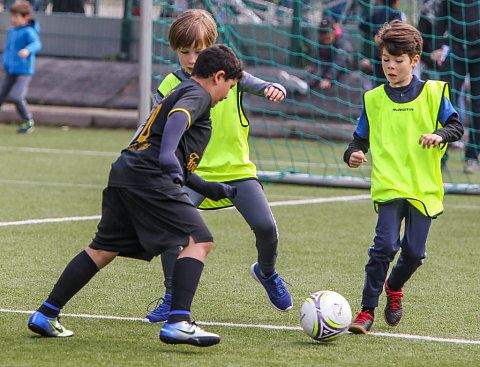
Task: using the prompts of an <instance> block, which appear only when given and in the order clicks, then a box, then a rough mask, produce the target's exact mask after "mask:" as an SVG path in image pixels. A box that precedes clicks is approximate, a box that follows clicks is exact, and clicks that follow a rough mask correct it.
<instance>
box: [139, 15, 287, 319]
mask: <svg viewBox="0 0 480 367" xmlns="http://www.w3.org/2000/svg"><path fill="white" fill-rule="evenodd" d="M168 38H169V42H170V46H171V48H172V50H174V51H175V52H177V55H178V59H179V63H180V66H181V67H180V68H179V69H178V70H175V71H174V72H172V73H170V74H168V75H167V76H166V77H165V79H164V80H163V81H162V82H161V84H160V86H159V87H158V93H157V94H156V103H157V104H158V103H161V101H162V98H164V96H165V95H167V94H168V93H169V92H170V90H172V88H175V86H176V85H177V84H178V83H180V82H181V81H183V80H187V79H188V78H190V75H191V72H192V69H193V67H194V65H195V63H196V60H197V57H198V54H199V52H201V51H202V50H203V49H204V48H205V47H208V46H210V45H211V44H213V43H214V42H215V40H216V38H217V27H216V24H215V21H214V20H213V18H212V16H211V15H210V13H208V12H207V11H205V10H200V9H190V10H187V11H185V12H184V13H183V14H182V15H180V16H179V17H177V18H176V19H175V21H174V23H173V24H172V26H171V28H170V32H169V37H168ZM245 92H246V93H252V94H255V95H258V96H263V97H265V98H268V99H269V100H271V101H273V102H280V101H282V100H283V99H284V98H285V95H286V92H285V88H283V86H281V85H280V84H276V83H270V82H266V81H263V80H261V79H259V78H256V77H254V76H253V75H251V74H249V73H247V72H245V71H244V72H243V78H242V80H241V81H240V82H239V83H238V84H237V85H236V86H234V87H233V88H232V90H231V91H230V92H229V98H228V99H227V100H225V101H222V102H220V103H219V104H218V105H217V106H215V108H213V109H212V111H211V113H212V137H211V139H210V142H209V144H208V146H207V149H206V150H205V154H204V156H203V159H202V161H201V162H200V164H199V166H198V168H197V170H196V172H197V174H198V176H200V177H201V178H202V179H204V180H206V181H212V182H218V183H226V184H228V185H231V186H233V187H235V188H236V190H237V194H236V196H235V198H233V199H232V198H226V199H221V200H216V199H215V198H214V196H215V192H213V193H210V194H209V195H205V194H202V193H200V191H199V190H197V189H195V188H194V187H192V186H190V188H186V190H185V191H186V192H187V193H188V195H189V197H190V199H191V200H192V202H193V203H194V205H195V206H197V207H199V208H201V209H218V208H225V207H228V206H232V205H234V206H235V207H236V208H237V209H238V211H239V212H240V214H242V216H243V217H244V218H245V220H246V221H247V223H248V224H249V225H250V228H251V229H252V231H253V232H254V234H255V237H256V247H257V251H258V261H257V262H255V263H254V264H253V265H252V266H251V267H250V273H251V275H252V277H253V278H254V279H255V280H256V281H258V282H259V283H261V285H262V286H263V287H264V288H265V291H266V292H267V296H268V299H269V302H270V303H271V305H272V306H273V307H274V308H275V309H277V310H279V311H288V310H290V309H291V308H292V299H291V297H290V294H289V292H288V290H287V289H286V288H285V285H284V284H283V283H282V279H281V278H280V277H279V275H278V273H277V272H276V271H275V263H276V257H277V244H278V231H277V225H276V222H275V219H274V217H273V214H272V212H271V210H270V207H269V205H268V202H267V198H266V196H265V193H264V192H263V188H262V185H261V184H260V182H259V181H258V178H257V176H256V167H255V165H254V164H253V162H252V161H251V160H250V157H249V147H248V132H249V126H250V123H249V121H248V119H247V117H246V116H245V114H244V110H243V107H242V96H243V93H245ZM212 199H213V200H212ZM180 250H181V249H180V248H179V247H176V248H175V247H174V248H172V249H171V250H169V251H168V252H166V253H164V254H163V255H162V265H163V272H164V275H165V287H166V294H165V296H164V297H162V298H160V299H158V301H159V304H157V306H156V308H155V309H154V310H153V312H152V313H151V314H149V315H147V316H146V317H145V321H146V322H160V321H164V320H166V319H167V318H168V314H169V311H170V284H171V281H170V280H169V278H170V277H171V276H170V274H171V268H172V267H173V264H174V263H175V259H176V257H177V255H178V253H179V252H180ZM162 301H163V302H162Z"/></svg>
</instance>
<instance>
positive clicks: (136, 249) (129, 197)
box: [28, 45, 243, 346]
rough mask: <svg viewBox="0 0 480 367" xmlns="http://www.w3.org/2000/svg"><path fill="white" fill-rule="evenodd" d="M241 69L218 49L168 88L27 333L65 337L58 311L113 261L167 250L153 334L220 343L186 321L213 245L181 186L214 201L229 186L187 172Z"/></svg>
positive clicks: (229, 192) (115, 169)
mask: <svg viewBox="0 0 480 367" xmlns="http://www.w3.org/2000/svg"><path fill="white" fill-rule="evenodd" d="M242 72H243V68H242V64H241V62H240V61H239V59H238V58H237V57H236V55H235V53H234V52H233V51H232V50H231V49H230V48H229V47H227V46H225V45H215V46H212V47H210V48H207V49H206V50H204V51H203V52H202V53H201V54H200V55H199V57H198V60H197V62H196V64H195V68H194V70H193V73H192V77H191V78H190V79H189V80H187V81H185V82H182V83H181V84H179V85H178V86H177V87H176V88H175V89H173V90H172V91H171V92H170V93H169V94H168V95H167V96H165V98H164V99H163V100H162V103H161V104H160V105H158V106H157V107H156V108H155V109H154V110H153V111H152V113H151V115H150V118H149V120H148V122H147V123H146V124H145V125H144V126H143V128H142V129H141V130H139V131H137V132H136V134H135V137H134V138H133V140H132V141H131V143H130V145H129V146H128V147H127V148H126V149H124V150H123V151H122V153H121V155H120V157H119V158H118V159H117V161H116V162H114V163H113V164H112V169H111V171H110V177H109V181H108V186H107V187H106V188H105V190H104V192H103V201H102V218H101V220H100V223H99V224H98V232H97V233H96V235H95V238H94V239H93V241H92V243H91V244H90V245H89V246H88V247H87V248H86V249H85V250H84V251H82V252H81V253H80V254H78V255H77V256H76V257H75V258H73V259H72V260H71V262H70V263H69V264H68V265H67V267H66V268H65V270H64V272H63V273H62V275H61V276H60V278H59V279H58V281H57V283H56V284H55V286H54V288H53V290H52V292H51V293H50V295H49V296H48V298H47V300H46V301H45V302H44V303H43V304H42V305H41V306H40V308H39V309H38V310H37V311H36V312H35V313H34V314H33V315H32V316H31V318H30V320H29V322H28V327H29V328H30V330H32V331H33V332H35V333H38V334H40V335H43V336H52V337H65V336H72V335H73V332H71V331H70V330H67V329H65V328H64V327H63V326H62V325H61V324H60V323H59V322H58V315H59V313H60V310H61V309H62V307H63V306H64V305H65V304H66V303H67V302H68V301H69V300H70V298H72V297H73V296H74V295H75V294H76V293H77V292H78V291H80V289H81V288H82V287H83V286H84V285H85V284H87V283H88V282H89V281H90V279H91V278H92V277H93V276H94V275H95V274H96V273H97V272H98V270H100V269H101V268H103V267H104V266H106V265H107V264H108V263H110V262H111V261H112V260H113V259H114V258H115V257H116V256H117V255H120V256H126V257H132V258H137V259H142V260H147V261H150V260H151V259H152V258H153V257H154V256H157V255H159V254H160V253H161V252H163V251H165V250H167V249H168V246H171V244H175V246H176V245H178V244H181V245H182V246H184V249H183V251H182V252H181V253H180V255H179V257H178V260H177V262H176V265H175V268H174V272H173V290H172V308H171V310H172V312H171V314H170V317H169V319H168V322H167V323H166V324H165V325H164V327H163V328H162V331H161V335H160V338H161V340H162V341H164V342H166V343H171V344H192V345H196V346H210V345H214V344H217V343H218V342H219V341H220V337H219V336H218V335H216V334H213V333H208V332H206V331H204V330H202V329H201V328H200V327H198V326H197V325H196V324H195V323H192V322H191V321H190V307H191V304H192V300H193V297H194V294H195V290H196V288H197V285H198V282H199V279H200V275H201V273H202V270H203V264H204V262H205V259H206V257H207V255H208V252H209V251H210V249H211V247H212V245H213V237H212V235H211V234H210V231H209V230H208V228H207V226H206V224H205V223H204V221H203V219H202V218H201V216H200V215H199V213H198V212H197V209H196V207H195V206H194V205H193V204H192V202H191V201H190V200H189V199H188V197H187V195H186V194H185V193H184V191H183V190H182V188H181V186H182V185H183V184H184V183H185V184H186V185H187V186H189V187H192V188H193V189H194V190H196V191H199V192H202V193H204V195H206V196H208V197H211V198H213V199H215V200H219V199H221V198H226V197H229V198H231V197H233V196H235V190H234V188H233V187H231V186H229V185H226V184H223V183H218V182H206V181H204V180H203V179H201V178H200V177H199V176H197V175H195V174H194V171H195V168H196V167H197V165H198V162H199V161H200V159H201V157H202V154H203V152H204V150H205V147H206V146H207V143H208V141H209V139H210V132H211V120H210V109H211V108H212V107H213V106H215V105H216V104H217V103H218V102H219V101H221V100H222V99H224V98H226V96H227V94H228V91H229V90H230V88H232V87H233V86H234V85H235V84H236V83H237V82H238V81H239V80H240V79H241V78H242V75H243V74H242Z"/></svg>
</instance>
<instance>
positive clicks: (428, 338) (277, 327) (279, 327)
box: [0, 309, 480, 345]
mask: <svg viewBox="0 0 480 367" xmlns="http://www.w3.org/2000/svg"><path fill="white" fill-rule="evenodd" d="M0 312H3V313H20V314H28V315H30V314H32V313H33V312H34V311H22V310H9V309H0ZM60 316H67V317H82V318H89V319H104V320H120V321H143V319H141V318H138V317H120V316H108V315H89V314H69V313H65V314H64V313H62V314H60ZM197 323H198V324H200V325H210V326H225V327H237V328H256V329H272V330H302V328H301V327H300V326H284V325H258V324H234V323H229V322H210V321H197ZM368 335H373V336H385V337H391V338H400V339H414V340H424V341H432V342H441V343H455V344H477V345H480V340H467V339H450V338H436V337H432V336H423V335H410V334H389V333H372V332H371V333H368Z"/></svg>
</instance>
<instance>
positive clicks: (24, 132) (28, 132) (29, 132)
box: [17, 127, 35, 134]
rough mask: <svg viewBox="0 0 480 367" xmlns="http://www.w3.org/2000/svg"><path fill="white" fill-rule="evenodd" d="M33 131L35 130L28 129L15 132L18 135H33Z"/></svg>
mask: <svg viewBox="0 0 480 367" xmlns="http://www.w3.org/2000/svg"><path fill="white" fill-rule="evenodd" d="M34 130H35V128H33V127H32V128H31V129H28V130H26V131H18V130H17V133H19V134H31V133H33V131H34Z"/></svg>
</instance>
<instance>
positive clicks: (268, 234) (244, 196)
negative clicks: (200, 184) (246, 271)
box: [161, 179, 278, 293]
mask: <svg viewBox="0 0 480 367" xmlns="http://www.w3.org/2000/svg"><path fill="white" fill-rule="evenodd" d="M229 185H232V186H235V187H236V188H237V195H236V197H235V199H233V200H232V203H233V204H234V205H235V207H236V208H237V210H238V211H239V212H240V214H241V215H242V216H243V218H245V220H246V222H247V223H248V225H249V226H250V228H251V230H252V231H253V233H254V234H255V239H256V247H257V253H258V259H257V261H258V265H259V267H260V270H261V271H262V272H263V273H264V274H271V273H273V272H274V271H275V262H276V259H277V245H278V230H277V223H276V222H275V218H274V217H273V214H272V211H271V210H270V206H269V205H268V201H267V197H266V196H265V192H264V191H263V188H262V185H261V184H260V182H258V181H257V180H255V179H247V180H240V181H235V182H230V183H229ZM184 190H185V191H186V192H187V193H188V195H189V197H190V199H191V200H192V202H193V204H194V205H195V206H197V207H198V206H199V205H200V204H201V203H202V202H203V200H204V199H205V196H203V195H201V194H199V193H197V192H195V191H193V190H192V189H190V188H188V187H184ZM214 236H215V234H214ZM180 251H181V247H173V248H171V249H169V250H168V251H166V252H164V253H162V255H161V257H162V267H163V273H164V277H165V281H164V284H165V288H166V293H170V291H171V284H172V273H173V265H174V264H175V260H176V258H177V256H178V254H180Z"/></svg>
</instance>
